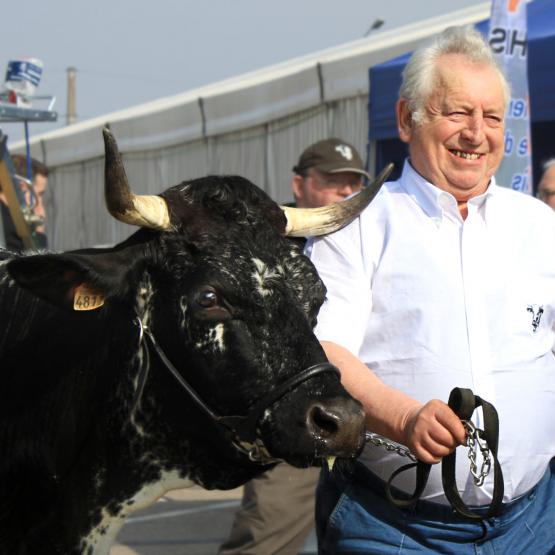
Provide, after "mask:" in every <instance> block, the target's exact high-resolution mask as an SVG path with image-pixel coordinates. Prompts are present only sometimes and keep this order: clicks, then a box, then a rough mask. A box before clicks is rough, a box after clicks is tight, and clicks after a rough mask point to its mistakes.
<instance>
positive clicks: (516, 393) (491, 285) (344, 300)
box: [309, 162, 555, 505]
mask: <svg viewBox="0 0 555 555" xmlns="http://www.w3.org/2000/svg"><path fill="white" fill-rule="evenodd" d="M309 251H310V256H311V259H312V261H313V262H314V264H315V265H316V267H317V269H318V272H319V273H320V276H321V277H322V279H323V281H324V283H325V285H326V287H327V290H328V291H327V299H326V302H325V303H324V305H323V306H322V309H321V310H320V314H319V316H318V325H317V328H316V334H317V336H318V338H319V339H320V340H326V341H333V342H335V343H337V344H339V345H341V346H343V347H345V348H347V349H348V350H349V351H351V352H352V353H353V354H355V355H357V356H358V357H359V358H360V359H361V360H362V361H363V362H364V363H365V364H366V365H367V366H368V368H370V369H371V370H372V371H373V372H375V373H376V374H377V376H378V377H379V378H380V379H381V380H382V381H384V382H385V383H387V384H388V385H390V386H391V387H394V388H396V389H399V390H401V391H403V392H405V393H406V394H408V395H409V396H411V397H413V398H415V399H418V400H419V401H421V402H422V403H425V402H426V401H428V400H430V399H434V398H436V399H441V400H443V401H445V402H447V399H448V397H449V393H450V391H451V389H452V388H453V387H464V388H470V389H472V391H473V392H474V393H475V394H476V395H479V396H480V397H482V398H483V399H486V400H487V401H489V402H491V403H493V404H494V405H495V407H496V409H497V411H498V414H499V419H500V432H499V461H500V463H501V466H502V469H503V474H504V479H505V496H504V500H505V501H509V500H511V499H514V498H516V497H518V496H520V495H522V494H523V493H525V492H526V491H528V490H529V489H530V488H532V487H533V486H534V485H535V484H536V483H537V482H538V481H539V480H540V478H541V476H542V475H543V474H544V472H545V470H546V468H547V466H548V463H549V460H550V459H551V458H552V457H554V456H555V431H554V427H555V357H554V355H553V352H552V348H553V345H554V342H555V212H553V211H552V210H551V208H549V207H548V206H546V205H544V204H543V203H541V202H540V201H538V200H536V199H534V198H531V197H529V196H527V195H524V194H522V193H517V192H514V191H511V190H509V189H505V188H502V187H498V186H497V185H496V184H495V182H494V180H493V179H492V182H491V183H490V185H489V187H488V190H487V192H486V193H485V194H483V195H480V196H477V197H475V198H472V199H471V200H470V201H469V202H468V216H467V218H466V219H465V220H463V219H462V217H461V215H460V212H459V210H458V208H457V202H456V200H455V198H454V197H453V196H452V195H450V194H449V193H447V192H445V191H442V190H440V189H438V188H437V187H435V186H433V185H432V184H430V183H428V182H427V181H425V180H424V179H423V178H422V177H420V176H419V175H418V174H417V173H416V172H415V171H414V170H413V169H412V167H411V166H410V164H409V163H408V162H406V163H405V167H404V169H403V174H402V176H401V178H400V179H399V180H398V181H396V182H389V183H386V184H385V185H384V186H383V187H382V190H381V191H380V193H379V194H378V196H377V197H376V198H375V199H374V201H373V202H372V203H371V204H370V206H369V207H367V208H366V210H365V211H364V212H363V213H362V214H361V215H360V216H359V217H358V218H357V219H356V220H355V221H354V222H352V223H351V224H350V225H348V226H347V227H345V228H343V229H342V230H340V231H338V232H336V233H334V234H332V235H329V236H327V237H324V238H320V239H316V240H314V242H313V243H312V244H311V245H310V246H309ZM473 420H474V422H475V423H476V424H477V425H478V426H479V427H483V424H482V422H481V414H480V413H479V412H477V413H475V416H474V418H473ZM457 454H458V456H457V483H458V485H459V490H461V493H462V497H463V500H464V501H465V502H466V503H468V504H471V505H483V504H486V503H488V502H489V501H490V500H491V494H492V489H493V480H492V478H493V470H492V472H491V475H490V477H489V479H488V480H486V483H485V484H484V486H483V487H481V488H476V487H475V486H474V485H473V483H472V476H471V475H470V474H469V462H468V459H467V457H466V448H465V447H460V448H459V451H458V453H457ZM362 461H363V462H364V463H365V464H367V465H368V467H369V468H370V469H371V470H372V471H373V472H374V473H376V474H377V475H378V476H380V477H381V478H382V479H385V480H387V479H388V478H389V476H390V475H391V473H392V471H393V470H394V469H395V468H398V467H399V466H401V465H402V464H405V463H406V460H405V459H401V458H400V457H398V455H395V454H391V453H387V452H386V451H385V450H383V449H380V448H377V447H370V446H368V447H366V449H365V451H364V453H363V455H362ZM439 467H440V465H434V468H433V469H432V473H431V476H430V481H429V484H428V487H427V488H426V490H425V492H424V496H423V497H424V498H426V499H429V500H432V501H435V502H439V503H446V502H447V501H446V499H445V497H444V495H443V488H442V485H441V472H440V468H439ZM394 483H395V485H397V486H399V487H401V489H404V490H405V491H407V492H412V490H413V489H414V474H413V473H410V472H408V473H406V474H401V476H399V478H396V480H395V482H394Z"/></svg>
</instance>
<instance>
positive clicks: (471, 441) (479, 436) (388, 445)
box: [366, 420, 491, 487]
mask: <svg viewBox="0 0 555 555" xmlns="http://www.w3.org/2000/svg"><path fill="white" fill-rule="evenodd" d="M462 423H463V426H464V428H465V430H466V437H467V447H468V458H469V460H470V472H471V474H472V476H473V477H474V483H475V484H476V485H477V486H478V487H479V486H481V485H483V484H484V480H485V479H486V478H487V476H488V474H489V472H490V470H491V457H490V450H489V447H488V444H487V441H486V440H485V439H484V437H483V435H484V430H481V429H480V428H477V427H476V426H475V425H474V424H473V422H472V420H462ZM366 443H369V444H370V445H374V446H375V447H383V448H384V449H385V450H386V451H390V452H394V453H397V454H398V455H400V456H401V457H407V458H409V459H410V460H411V461H414V462H417V458H416V456H415V455H414V453H412V452H411V451H410V449H409V448H408V447H405V446H404V445H401V444H400V443H396V442H395V441H391V440H389V439H387V438H385V437H383V436H381V435H379V434H375V433H373V432H368V431H367V432H366ZM477 448H479V449H480V453H481V454H482V464H481V466H480V472H478V465H477V463H476V455H477Z"/></svg>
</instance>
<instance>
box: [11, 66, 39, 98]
mask: <svg viewBox="0 0 555 555" xmlns="http://www.w3.org/2000/svg"><path fill="white" fill-rule="evenodd" d="M41 76H42V62H41V61H40V60H38V59H37V58H24V59H21V60H11V61H9V62H8V69H7V70H6V79H5V82H4V87H5V88H6V89H8V90H11V91H15V92H17V93H18V94H23V95H25V96H32V95H33V93H34V92H35V89H36V88H37V87H38V85H39V83H40V78H41Z"/></svg>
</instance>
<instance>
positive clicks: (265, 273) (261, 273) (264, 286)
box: [252, 258, 283, 297]
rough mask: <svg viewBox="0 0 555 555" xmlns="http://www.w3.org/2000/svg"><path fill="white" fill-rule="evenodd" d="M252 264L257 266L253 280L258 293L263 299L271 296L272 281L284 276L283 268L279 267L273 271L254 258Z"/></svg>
mask: <svg viewBox="0 0 555 555" xmlns="http://www.w3.org/2000/svg"><path fill="white" fill-rule="evenodd" d="M252 262H253V264H254V266H255V271H254V273H253V278H254V281H255V283H256V289H257V291H258V293H260V295H261V296H262V297H265V296H266V295H270V294H271V292H272V288H271V281H272V280H274V279H276V278H279V277H280V276H281V275H283V268H281V267H279V266H278V267H276V268H275V269H272V268H270V267H269V266H267V265H266V264H265V263H264V262H262V260H260V259H259V258H253V259H252Z"/></svg>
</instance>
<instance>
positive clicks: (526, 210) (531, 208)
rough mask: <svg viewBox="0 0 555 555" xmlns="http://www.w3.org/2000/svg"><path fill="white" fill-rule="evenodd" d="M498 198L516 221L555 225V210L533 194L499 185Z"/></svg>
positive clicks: (505, 210) (507, 213) (508, 214)
mask: <svg viewBox="0 0 555 555" xmlns="http://www.w3.org/2000/svg"><path fill="white" fill-rule="evenodd" d="M496 198H497V199H498V202H499V204H500V207H501V210H502V211H503V212H504V213H505V214H506V216H507V217H509V218H511V219H513V218H514V221H517V222H523V221H527V222H530V223H532V222H534V223H535V224H537V225H541V224H544V225H547V226H552V227H553V226H555V211H554V210H553V209H552V208H551V207H550V206H548V205H547V204H545V202H542V201H541V200H539V199H537V198H536V197H534V196H532V195H528V194H526V193H522V192H520V191H513V190H512V189H509V188H508V187H499V186H498V187H497V190H496Z"/></svg>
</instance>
